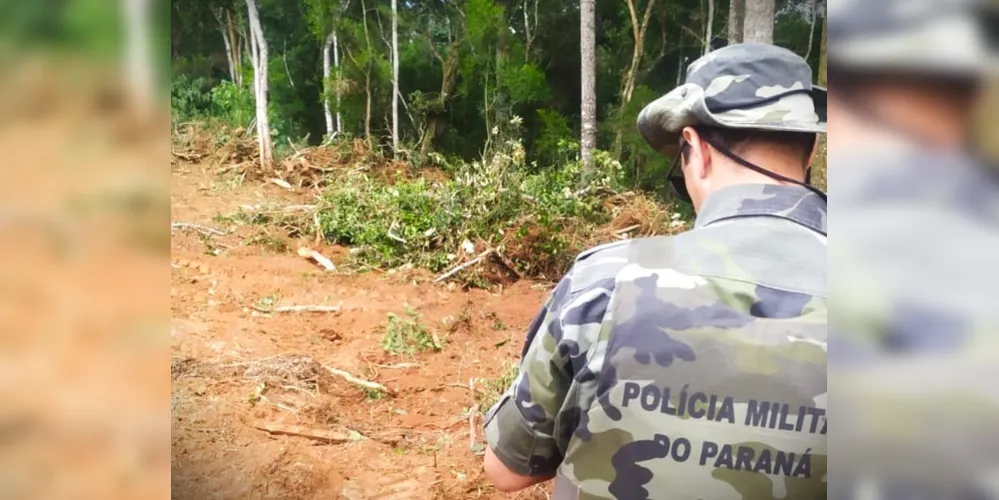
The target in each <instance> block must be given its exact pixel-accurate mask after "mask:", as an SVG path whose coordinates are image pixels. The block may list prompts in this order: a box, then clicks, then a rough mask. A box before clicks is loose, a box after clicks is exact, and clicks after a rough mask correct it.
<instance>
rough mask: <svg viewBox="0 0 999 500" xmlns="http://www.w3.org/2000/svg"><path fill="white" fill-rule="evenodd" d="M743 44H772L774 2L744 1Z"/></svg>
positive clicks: (764, 0)
mask: <svg viewBox="0 0 999 500" xmlns="http://www.w3.org/2000/svg"><path fill="white" fill-rule="evenodd" d="M745 2H746V18H745V20H744V22H743V23H744V24H743V30H744V33H743V39H742V41H743V42H745V43H769V44H772V43H774V8H775V5H774V0H745Z"/></svg>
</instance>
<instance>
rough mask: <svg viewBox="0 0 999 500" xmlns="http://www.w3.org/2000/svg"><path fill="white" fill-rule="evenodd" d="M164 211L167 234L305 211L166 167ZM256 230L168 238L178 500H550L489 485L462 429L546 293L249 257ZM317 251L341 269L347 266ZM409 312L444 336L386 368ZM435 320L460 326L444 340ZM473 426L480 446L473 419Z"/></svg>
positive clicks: (271, 195)
mask: <svg viewBox="0 0 999 500" xmlns="http://www.w3.org/2000/svg"><path fill="white" fill-rule="evenodd" d="M171 202H172V208H173V214H172V219H173V221H175V222H188V223H196V224H201V225H204V226H209V227H213V228H218V229H227V228H225V227H220V225H219V224H218V223H216V222H213V216H215V215H216V214H220V213H221V214H226V213H231V212H233V211H235V210H236V209H237V208H238V207H239V206H240V205H243V204H251V205H253V204H260V203H277V204H296V203H299V204H300V203H308V200H307V197H306V196H305V195H302V194H294V193H290V192H288V191H285V190H283V189H282V188H280V187H278V186H275V185H270V184H266V185H261V184H255V185H248V184H243V185H241V186H237V185H234V184H231V183H230V184H226V183H225V182H224V181H222V180H221V179H220V178H218V177H217V176H216V175H214V173H211V172H206V171H204V169H203V168H202V167H201V166H198V165H191V164H182V165H179V166H175V167H174V171H173V179H172V200H171ZM259 230H260V229H259V228H256V227H251V226H240V227H236V228H235V231H234V232H232V233H229V234H226V235H224V236H214V237H211V238H206V237H204V236H201V235H199V233H198V232H197V231H193V230H175V231H174V235H173V239H172V259H171V261H172V265H173V269H172V282H171V289H170V294H171V298H172V313H173V320H172V324H171V352H172V356H171V358H172V359H171V375H172V377H173V398H172V402H171V406H172V410H173V438H172V446H173V459H172V468H173V469H172V470H173V472H172V476H173V477H172V487H173V498H183V499H197V498H214V499H257V498H274V499H279V498H280V499H320V498H322V499H336V498H343V499H347V500H359V499H409V498H413V499H432V498H433V499H452V498H453V499H466V498H485V499H497V498H520V499H543V498H546V497H547V496H548V495H547V493H546V492H547V490H548V488H547V487H546V486H538V487H535V488H533V489H530V490H527V491H524V492H521V493H519V494H512V495H505V494H503V493H500V492H497V491H496V490H494V489H493V488H492V487H490V486H489V485H488V482H487V481H486V480H485V478H484V477H483V474H482V466H481V457H480V456H478V455H476V454H475V453H474V452H473V451H472V446H471V442H470V426H469V418H468V416H467V415H468V411H469V408H470V407H473V406H474V405H475V403H476V398H475V397H474V396H473V392H472V391H470V390H469V381H470V379H473V378H474V379H476V383H479V380H478V379H483V380H485V381H488V380H495V379H497V377H500V376H501V375H502V374H503V373H504V372H506V371H507V370H508V368H509V366H510V364H511V363H515V362H516V361H517V359H518V357H519V353H520V349H521V347H522V345H523V344H522V343H523V332H524V331H525V329H526V327H527V326H528V324H529V323H530V321H531V319H532V318H533V315H534V314H535V313H536V311H537V310H538V308H539V307H540V305H541V303H542V301H543V300H544V297H545V295H546V293H547V291H548V289H549V287H548V285H546V284H535V283H528V282H523V281H522V282H518V283H516V284H514V285H512V286H509V287H507V288H506V289H504V290H502V291H499V292H487V291H482V290H472V291H467V292H466V291H462V290H460V289H457V290H456V289H454V287H449V286H446V285H435V284H433V283H432V280H431V279H428V276H427V275H426V274H423V273H420V272H416V271H410V272H405V273H394V274H389V273H366V274H353V275H351V274H350V273H344V274H340V273H323V272H321V270H320V269H319V268H318V267H317V266H316V265H315V264H313V263H310V262H309V261H306V260H305V259H303V258H301V257H299V256H298V255H297V254H296V253H295V251H294V250H295V248H297V246H298V245H299V244H302V245H309V244H310V243H311V242H308V241H304V240H303V241H290V240H289V241H288V244H289V248H290V251H286V252H272V251H269V250H266V249H264V248H263V247H261V246H256V245H250V244H247V239H248V238H249V237H250V236H252V235H253V234H255V233H256V232H257V231H259ZM285 239H286V240H287V238H285ZM217 244H222V245H226V246H228V247H229V249H226V250H224V251H223V252H221V254H219V255H217V256H216V255H213V254H212V253H211V252H208V251H207V250H208V249H209V248H211V245H217ZM313 248H315V247H313ZM316 249H317V250H319V251H320V252H322V253H323V254H324V255H327V256H330V257H331V258H332V259H333V260H334V262H336V263H337V264H339V263H340V261H341V260H342V256H343V255H344V250H343V249H335V248H329V247H319V248H316ZM266 297H271V298H277V299H276V302H275V305H302V304H330V305H336V304H339V303H342V309H341V312H340V313H289V314H278V313H269V314H268V313H260V312H257V311H256V310H254V309H253V306H254V305H255V304H258V303H260V301H261V299H264V298H266ZM407 304H408V305H409V306H410V307H412V308H413V309H415V311H416V312H418V313H419V314H420V315H421V316H422V318H421V321H422V322H423V323H424V324H426V325H428V326H429V327H431V328H434V329H435V330H436V331H437V332H439V334H440V336H441V337H442V339H443V340H444V347H443V349H442V350H441V351H440V352H427V353H417V354H415V355H412V356H410V355H394V354H390V353H388V352H386V351H385V350H383V349H382V348H381V346H380V345H379V340H380V339H381V337H382V334H383V331H382V328H383V327H384V326H385V325H386V322H387V314H388V313H396V314H402V313H404V311H405V310H406V306H407ZM445 318H450V320H448V319H445ZM454 318H466V319H467V321H464V322H462V321H457V322H455V321H453V319H454ZM440 321H451V323H453V324H455V325H456V326H454V327H453V328H446V327H444V328H442V327H440V323H439V322H440ZM445 336H446V337H445ZM323 365H325V366H326V367H335V368H338V369H341V370H346V371H348V372H350V373H351V374H354V375H356V376H358V377H361V378H364V379H367V380H371V381H375V382H378V383H380V384H384V385H386V386H387V387H389V388H390V389H391V390H393V391H395V395H394V396H385V397H381V398H372V397H370V394H369V393H366V391H365V390H364V389H362V388H361V387H359V386H357V385H353V384H351V383H349V382H347V381H345V380H344V379H342V378H339V377H335V376H332V375H330V373H329V372H328V371H327V370H326V369H325V368H323ZM476 390H479V389H478V388H476ZM275 425H284V426H299V427H297V429H298V430H300V431H304V432H305V433H312V434H319V433H322V432H329V431H332V432H335V433H338V434H339V435H341V436H348V437H350V439H347V440H345V441H344V440H338V441H334V442H332V443H331V442H322V441H321V440H316V439H312V438H306V437H298V436H288V435H274V434H271V433H268V432H265V431H262V430H258V429H257V428H256V427H260V426H275ZM255 426H256V427H255ZM474 427H475V434H476V437H475V439H476V443H482V442H483V441H484V440H483V436H482V424H481V416H479V417H478V418H476V420H475V426H474ZM476 448H477V449H481V445H478V446H476Z"/></svg>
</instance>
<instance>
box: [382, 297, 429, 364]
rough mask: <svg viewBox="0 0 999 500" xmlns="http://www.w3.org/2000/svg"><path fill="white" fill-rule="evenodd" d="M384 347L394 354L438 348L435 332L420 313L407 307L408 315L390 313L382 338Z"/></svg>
mask: <svg viewBox="0 0 999 500" xmlns="http://www.w3.org/2000/svg"><path fill="white" fill-rule="evenodd" d="M381 346H382V349H385V350H386V351H388V352H390V353H392V354H413V353H414V352H425V351H432V350H436V349H437V348H438V346H437V343H436V342H435V340H434V335H433V333H431V332H430V329H429V328H427V326H426V325H424V324H423V323H421V322H420V315H419V314H417V313H416V312H415V311H413V310H412V309H409V308H407V309H406V316H405V317H399V316H398V315H395V314H391V313H390V314H389V315H388V324H387V325H386V326H385V334H384V335H382V340H381Z"/></svg>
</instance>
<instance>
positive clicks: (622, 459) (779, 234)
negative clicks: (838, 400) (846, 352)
mask: <svg viewBox="0 0 999 500" xmlns="http://www.w3.org/2000/svg"><path fill="white" fill-rule="evenodd" d="M825 232H826V208H825V202H824V201H823V200H822V199H821V198H820V197H819V196H817V195H815V194H814V193H812V192H810V191H808V190H806V189H804V188H802V187H797V186H778V185H751V184H746V185H737V186H731V187H728V188H724V189H722V190H720V191H718V192H716V193H713V194H712V195H711V196H709V197H708V198H707V200H705V203H704V205H703V206H702V208H701V211H700V214H699V215H698V218H697V221H696V224H695V228H694V230H692V231H689V232H687V233H684V234H681V235H678V236H674V237H657V238H648V239H639V240H632V241H627V242H620V243H614V244H610V245H606V246H602V247H598V248H595V249H592V250H590V251H588V252H584V253H583V254H581V255H580V256H579V257H578V259H577V260H576V262H575V264H574V266H573V268H572V269H571V270H570V272H569V273H568V274H567V275H566V277H565V278H564V279H563V280H562V281H561V282H560V283H559V285H558V287H557V288H556V289H555V291H554V292H553V294H552V296H551V298H550V299H549V301H548V303H547V304H546V305H545V307H544V309H543V310H542V312H541V314H540V315H539V316H538V318H537V319H536V320H535V322H534V324H533V325H532V327H531V331H530V333H529V339H528V344H527V346H526V347H525V355H524V359H523V361H522V364H521V367H520V374H519V376H518V378H517V380H516V381H515V382H514V384H513V385H512V386H511V387H510V389H509V390H508V391H507V392H506V394H504V396H503V397H502V398H501V400H500V402H498V403H497V404H496V406H494V407H493V408H492V409H491V410H490V411H489V413H488V415H487V418H486V436H487V439H488V442H489V445H490V447H491V448H492V449H493V450H494V452H495V454H496V455H497V457H498V458H499V459H500V460H501V461H503V462H504V464H505V465H506V466H507V467H508V468H510V469H511V470H513V471H514V472H517V473H519V474H522V475H535V476H550V475H552V474H555V473H556V471H557V473H558V476H557V479H556V486H555V495H554V497H553V498H556V499H558V500H562V499H568V498H588V499H610V498H614V499H628V500H632V499H641V498H667V499H672V498H710V499H718V500H724V499H741V500H749V499H763V498H765V499H771V498H774V499H775V498H795V499H796V498H808V499H821V498H825V497H826V477H825V476H826V432H827V429H826V420H825V409H826V403H825V398H826V364H825V363H826V325H825V324H826V314H827V312H826V298H825V297H826V236H825Z"/></svg>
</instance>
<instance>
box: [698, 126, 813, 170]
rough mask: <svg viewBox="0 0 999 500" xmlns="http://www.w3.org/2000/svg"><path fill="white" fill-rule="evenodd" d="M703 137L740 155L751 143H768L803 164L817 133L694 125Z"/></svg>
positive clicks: (809, 153)
mask: <svg viewBox="0 0 999 500" xmlns="http://www.w3.org/2000/svg"><path fill="white" fill-rule="evenodd" d="M694 130H697V133H698V134H700V135H701V137H702V138H704V139H706V140H707V141H708V142H710V143H714V144H718V145H719V146H721V147H723V148H726V149H728V150H729V151H731V152H732V153H735V154H736V155H739V154H741V153H744V152H745V150H746V147H747V146H749V145H750V144H766V145H768V146H771V147H775V148H782V149H786V150H788V151H790V152H792V153H793V154H795V155H796V156H797V158H799V159H800V160H801V164H802V166H804V165H805V164H806V163H808V160H809V157H810V156H811V154H812V149H813V148H814V147H815V140H816V138H817V136H816V134H814V133H808V132H782V131H772V130H755V129H730V128H716V127H694ZM680 154H682V155H683V161H688V160H689V155H690V144H688V143H687V142H686V141H684V143H683V147H681V149H680Z"/></svg>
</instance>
